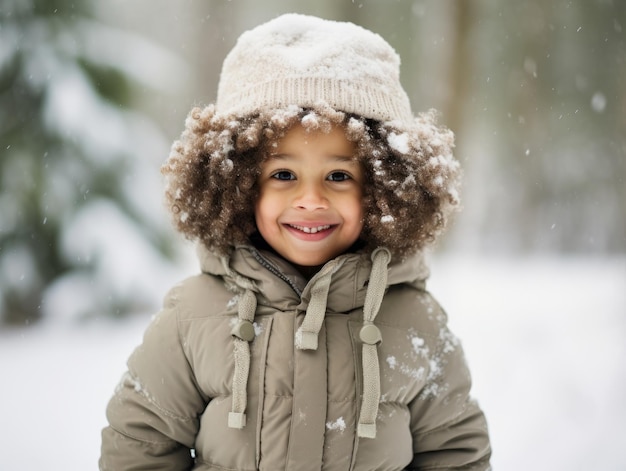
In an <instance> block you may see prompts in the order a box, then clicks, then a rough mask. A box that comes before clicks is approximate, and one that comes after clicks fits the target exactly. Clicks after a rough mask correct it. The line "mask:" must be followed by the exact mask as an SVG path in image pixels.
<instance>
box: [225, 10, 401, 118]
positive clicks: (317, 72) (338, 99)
mask: <svg viewBox="0 0 626 471" xmlns="http://www.w3.org/2000/svg"><path fill="white" fill-rule="evenodd" d="M289 105H297V106H300V107H302V108H306V107H319V106H330V107H331V108H333V109H335V110H340V111H344V112H347V113H354V114H356V115H359V116H362V117H364V118H372V119H375V120H377V121H381V122H384V121H403V122H409V121H411V120H412V118H413V117H412V113H411V106H410V103H409V99H408V97H407V95H406V93H405V91H404V90H403V88H402V86H401V85H400V58H399V57H398V55H397V54H396V52H395V51H394V50H393V48H392V47H391V46H390V45H389V44H388V43H387V42H386V41H385V40H384V39H383V38H382V37H380V36H379V35H378V34H375V33H373V32H371V31H368V30H366V29H364V28H362V27H360V26H357V25H355V24H352V23H346V22H337V21H329V20H323V19H320V18H316V17H311V16H305V15H299V14H286V15H282V16H280V17H278V18H276V19H274V20H271V21H269V22H267V23H264V24H262V25H260V26H258V27H256V28H254V29H252V30H250V31H247V32H245V33H243V34H242V35H241V36H240V38H239V40H238V41H237V44H236V45H235V47H234V48H233V49H232V51H231V52H230V53H229V54H228V56H227V57H226V59H225V60H224V64H223V68H222V74H221V77H220V82H219V86H218V93H217V102H216V111H217V112H218V113H220V114H225V115H234V116H238V117H244V116H248V115H251V114H256V113H258V112H259V111H260V110H268V109H279V108H285V107H287V106H289Z"/></svg>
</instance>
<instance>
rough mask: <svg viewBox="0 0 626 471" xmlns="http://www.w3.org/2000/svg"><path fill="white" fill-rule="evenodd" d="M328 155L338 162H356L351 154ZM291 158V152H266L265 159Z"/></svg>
mask: <svg viewBox="0 0 626 471" xmlns="http://www.w3.org/2000/svg"><path fill="white" fill-rule="evenodd" d="M330 157H331V158H332V159H333V160H335V161H337V162H339V163H349V164H356V163H358V160H357V159H356V157H354V156H351V155H331V156H330ZM291 158H293V156H292V155H291V154H278V153H276V154H267V156H266V160H289V159H291Z"/></svg>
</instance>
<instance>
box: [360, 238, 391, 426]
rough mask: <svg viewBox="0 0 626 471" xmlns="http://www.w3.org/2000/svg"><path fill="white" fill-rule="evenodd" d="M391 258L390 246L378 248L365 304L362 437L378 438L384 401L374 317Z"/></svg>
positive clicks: (384, 286) (362, 331) (379, 338)
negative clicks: (377, 419)
mask: <svg viewBox="0 0 626 471" xmlns="http://www.w3.org/2000/svg"><path fill="white" fill-rule="evenodd" d="M390 260H391V254H390V253H389V251H388V250H387V249H384V248H381V249H376V250H375V251H374V252H373V253H372V272H371V274H370V281H369V285H368V287H367V293H366V294H365V304H364V306H363V327H362V328H361V331H360V332H359V336H360V338H361V341H362V342H363V355H362V356H363V361H362V365H363V402H362V403H361V412H360V415H359V423H358V426H357V434H358V436H359V437H362V438H376V416H377V415H378V402H379V401H380V369H379V368H380V367H379V365H378V349H377V347H378V345H379V344H380V343H381V342H382V335H381V333H380V330H379V329H378V327H376V326H375V325H374V319H375V318H376V315H377V314H378V310H379V309H380V305H381V303H382V300H383V296H384V295H385V289H387V265H388V264H389V261H390Z"/></svg>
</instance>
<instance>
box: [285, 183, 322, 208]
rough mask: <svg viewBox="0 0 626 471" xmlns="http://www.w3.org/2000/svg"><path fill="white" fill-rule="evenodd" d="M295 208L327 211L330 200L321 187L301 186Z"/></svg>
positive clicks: (312, 184) (312, 185) (294, 202)
mask: <svg viewBox="0 0 626 471" xmlns="http://www.w3.org/2000/svg"><path fill="white" fill-rule="evenodd" d="M293 205H294V207H296V208H298V209H305V210H307V211H315V210H316V209H327V208H328V206H329V205H328V199H327V198H326V196H325V195H324V191H323V189H322V188H321V186H320V185H317V184H315V183H309V184H303V185H300V188H299V191H298V194H297V195H296V197H295V198H294V200H293Z"/></svg>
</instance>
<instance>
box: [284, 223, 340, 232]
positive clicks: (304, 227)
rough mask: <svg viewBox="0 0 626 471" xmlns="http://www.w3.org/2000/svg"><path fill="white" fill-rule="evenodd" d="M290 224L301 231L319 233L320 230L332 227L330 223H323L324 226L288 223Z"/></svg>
mask: <svg viewBox="0 0 626 471" xmlns="http://www.w3.org/2000/svg"><path fill="white" fill-rule="evenodd" d="M288 226H289V227H292V228H294V229H297V230H299V231H302V232H305V233H306V234H317V233H318V232H321V231H325V230H328V229H330V225H328V224H326V225H323V226H316V227H306V226H297V225H295V224H288Z"/></svg>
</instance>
